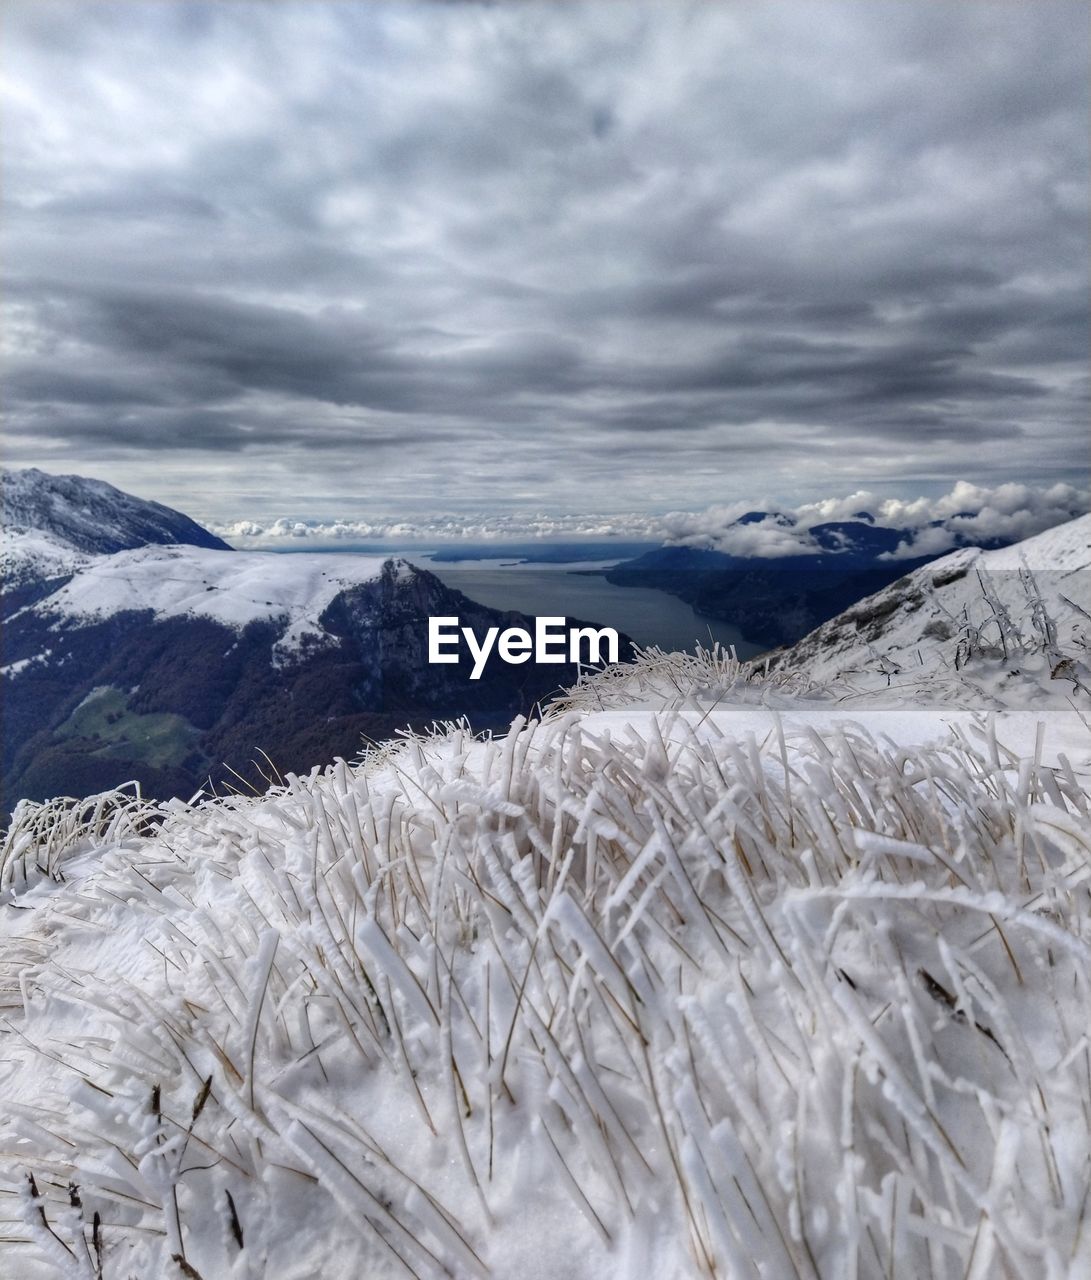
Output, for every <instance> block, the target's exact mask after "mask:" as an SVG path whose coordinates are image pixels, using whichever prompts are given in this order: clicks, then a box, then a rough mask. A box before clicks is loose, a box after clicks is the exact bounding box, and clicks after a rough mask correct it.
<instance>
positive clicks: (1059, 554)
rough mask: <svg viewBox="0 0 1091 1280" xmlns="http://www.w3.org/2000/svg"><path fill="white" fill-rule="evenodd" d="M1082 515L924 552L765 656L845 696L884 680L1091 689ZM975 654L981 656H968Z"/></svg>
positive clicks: (996, 696)
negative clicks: (930, 556)
mask: <svg viewBox="0 0 1091 1280" xmlns="http://www.w3.org/2000/svg"><path fill="white" fill-rule="evenodd" d="M1089 636H1091V515H1086V516H1081V517H1080V518H1079V519H1076V520H1072V521H1069V522H1068V523H1067V524H1062V525H1058V526H1057V527H1056V528H1054V529H1048V530H1047V531H1046V532H1045V533H1040V534H1037V535H1036V536H1035V537H1032V538H1027V539H1025V540H1024V541H1023V542H1018V543H1016V544H1015V545H1013V546H1010V547H1003V548H1000V549H997V550H993V551H980V550H978V549H976V548H972V547H969V548H964V549H962V550H959V551H954V552H952V553H951V554H950V555H948V556H944V557H943V558H942V559H940V560H934V561H933V562H932V563H931V564H928V565H926V566H924V567H923V568H920V569H916V570H915V571H914V572H912V573H910V574H908V575H907V576H906V577H904V578H901V579H899V580H898V581H897V582H895V583H893V584H892V585H891V586H889V587H887V588H886V589H885V590H882V591H879V592H877V593H876V594H875V595H873V596H869V597H868V598H867V599H866V600H862V601H860V603H859V604H858V605H855V606H854V607H853V608H851V609H848V610H846V611H845V612H844V613H842V614H839V615H838V617H836V618H834V619H832V620H831V621H830V622H827V623H824V624H823V625H822V626H820V627H818V628H817V629H816V630H814V631H812V632H811V634H810V635H808V636H806V637H804V639H802V640H801V641H799V642H798V643H797V644H795V645H794V646H792V647H791V648H790V649H786V650H784V651H782V652H780V653H779V654H778V655H777V656H776V659H775V665H776V667H778V668H779V669H782V670H791V671H793V672H794V673H795V674H796V675H797V676H799V677H801V678H809V679H810V680H812V681H813V682H814V683H815V685H816V686H825V685H829V684H830V683H831V682H836V683H837V684H838V687H839V689H840V692H841V695H842V696H843V697H846V698H853V697H857V698H859V697H864V698H870V697H872V696H873V695H875V694H877V693H878V694H882V693H883V691H888V692H890V693H892V694H896V695H900V696H901V697H903V698H922V697H923V698H928V699H935V698H955V699H957V700H958V701H959V702H960V703H966V702H967V701H971V702H975V703H976V704H977V705H981V706H984V705H990V704H992V705H1005V706H1010V705H1012V704H1013V703H1015V702H1017V701H1021V702H1023V703H1025V704H1026V705H1028V706H1032V707H1033V706H1035V705H1036V703H1037V700H1038V698H1039V697H1040V693H1041V690H1042V689H1043V688H1044V687H1048V685H1049V682H1050V680H1051V679H1054V680H1057V681H1060V682H1061V683H1062V685H1067V688H1068V689H1069V691H1071V690H1072V689H1073V688H1078V687H1082V688H1083V690H1084V692H1085V693H1087V692H1091V671H1089V670H1088V666H1087V646H1088V637H1089ZM978 659H984V661H982V662H978Z"/></svg>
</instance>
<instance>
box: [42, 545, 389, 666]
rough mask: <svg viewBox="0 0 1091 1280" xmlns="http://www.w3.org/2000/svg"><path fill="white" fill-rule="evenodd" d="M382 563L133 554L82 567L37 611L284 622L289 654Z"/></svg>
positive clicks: (186, 550) (159, 551) (351, 558)
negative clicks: (341, 597) (340, 597)
mask: <svg viewBox="0 0 1091 1280" xmlns="http://www.w3.org/2000/svg"><path fill="white" fill-rule="evenodd" d="M384 563H385V558H384V557H381V556H360V555H351V554H344V553H342V554H337V553H330V554H320V553H316V554H314V555H305V556H303V555H300V556H282V555H277V554H275V553H273V552H262V551H249V552H247V551H236V552H232V553H231V554H230V555H226V554H225V553H223V552H222V551H210V550H204V549H203V548H200V547H181V546H180V547H161V546H155V547H139V548H137V549H136V550H134V551H121V552H118V553H116V554H115V555H111V556H99V557H94V558H92V559H89V560H87V561H86V562H85V563H83V564H82V565H81V566H79V568H78V570H77V571H76V573H75V576H74V577H73V578H72V580H71V581H70V582H68V583H67V584H66V585H65V586H64V587H62V588H61V589H60V590H59V591H57V592H55V593H54V594H53V595H51V596H50V597H49V599H48V601H46V602H44V603H43V604H41V605H39V606H37V607H38V609H39V611H41V610H43V609H46V610H48V611H49V612H50V613H53V614H56V615H57V616H58V618H63V619H80V620H87V619H95V618H104V617H109V616H110V615H111V614H114V613H119V612H124V611H126V610H149V609H150V610H151V611H152V612H153V613H154V614H155V617H156V618H157V619H164V618H177V617H196V618H211V619H212V620H213V621H216V622H220V623H223V624H224V625H226V626H229V627H232V628H234V629H236V630H239V631H241V630H242V629H243V628H244V627H246V626H247V625H248V624H249V623H251V622H257V621H263V620H274V619H276V620H285V619H286V625H285V630H284V634H283V636H282V637H281V639H280V641H279V643H278V651H279V652H280V653H291V652H292V651H294V650H297V649H299V648H300V646H301V645H302V644H303V643H304V642H305V641H306V640H307V639H308V638H315V639H321V638H322V637H323V636H324V635H325V632H324V630H323V628H322V626H321V624H320V622H319V618H320V617H321V615H322V613H323V612H324V611H325V609H326V608H327V607H328V606H329V605H330V603H331V602H332V601H333V599H334V597H335V596H336V595H337V594H338V593H339V592H341V591H343V590H345V589H346V588H349V587H353V586H357V585H359V584H360V583H363V582H370V581H373V580H375V579H376V578H378V577H379V576H380V574H381V572H382V568H383V564H384Z"/></svg>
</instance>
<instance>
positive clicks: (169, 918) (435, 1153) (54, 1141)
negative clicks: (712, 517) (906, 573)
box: [0, 651, 1091, 1280]
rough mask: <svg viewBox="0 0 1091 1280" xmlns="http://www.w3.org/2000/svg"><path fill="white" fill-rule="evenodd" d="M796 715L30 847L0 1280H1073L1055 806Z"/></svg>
mask: <svg viewBox="0 0 1091 1280" xmlns="http://www.w3.org/2000/svg"><path fill="white" fill-rule="evenodd" d="M792 700H793V693H792V689H791V684H790V680H789V679H788V678H787V677H785V678H779V680H778V683H776V684H766V683H764V682H763V681H761V680H760V678H759V677H758V675H757V674H756V673H755V672H754V671H753V670H752V669H750V668H742V667H740V666H739V665H738V664H735V663H734V662H733V661H732V660H731V659H730V657H729V656H725V655H723V654H722V653H717V652H715V651H714V652H712V653H705V654H703V655H702V654H697V655H694V656H693V657H692V659H691V658H690V657H687V656H678V655H662V654H660V655H656V654H654V653H652V654H649V655H647V656H646V658H645V659H644V661H643V662H642V664H641V665H640V667H639V668H638V670H637V671H636V672H630V673H629V674H628V675H627V676H625V677H622V676H620V675H617V674H608V675H605V676H600V677H597V678H595V679H593V680H591V681H588V682H587V683H586V684H585V685H584V686H581V688H580V689H579V690H578V691H576V692H575V693H574V694H573V696H572V698H571V699H570V700H569V702H568V704H567V705H563V704H562V705H560V706H558V707H557V708H556V709H553V710H550V711H549V712H548V713H547V714H546V715H545V716H544V717H543V718H542V719H541V720H540V721H533V722H531V723H525V724H524V723H522V722H517V723H516V724H515V725H514V726H513V728H512V731H511V732H510V733H509V734H508V735H507V736H506V737H504V738H501V739H496V740H485V741H482V740H477V739H474V738H473V737H472V736H471V735H470V734H469V733H468V732H466V731H465V730H464V729H461V728H459V727H457V726H454V727H450V728H448V729H447V730H446V731H444V732H442V733H437V734H436V735H434V736H432V737H427V738H418V737H412V738H406V739H405V740H403V741H402V742H400V743H399V744H397V745H393V746H392V745H388V746H386V747H384V748H383V749H382V750H380V751H377V752H374V753H372V754H371V755H370V756H367V757H365V758H364V759H363V761H361V762H360V763H358V764H357V765H354V766H352V765H348V764H346V763H344V762H338V763H336V764H335V765H334V766H331V767H330V768H328V769H326V770H324V771H316V772H315V773H313V774H312V775H310V776H309V777H307V778H294V777H289V778H288V779H287V780H286V782H285V783H284V785H283V786H278V787H274V788H273V789H271V790H270V792H269V793H268V794H267V795H266V796H263V797H258V798H251V799H244V798H241V797H233V798H230V799H226V800H217V801H210V802H205V803H202V804H198V805H194V806H187V805H183V804H179V803H175V804H172V805H169V806H166V808H165V810H163V811H159V812H158V813H157V814H156V815H155V817H156V819H157V820H158V821H161V825H160V826H159V827H158V830H157V831H155V832H154V833H152V832H149V831H148V830H147V824H148V821H149V818H150V816H152V815H149V814H148V813H146V812H145V811H144V809H142V808H141V807H139V806H138V805H137V804H136V802H135V801H131V804H130V807H126V805H127V802H126V801H125V800H123V799H118V798H116V797H115V798H114V799H111V800H107V801H104V803H103V806H102V811H101V813H99V812H97V811H96V810H92V811H91V812H90V814H88V813H84V814H82V815H81V814H79V813H76V812H75V811H73V810H71V809H70V808H65V807H62V808H60V809H58V810H57V811H56V812H55V814H54V816H55V817H56V818H57V819H59V823H60V825H61V826H62V827H63V830H61V831H55V830H54V827H53V825H52V824H51V822H50V820H49V818H48V810H47V809H37V810H36V809H33V808H25V809H23V810H21V815H22V816H21V817H20V818H19V820H18V822H17V823H16V825H15V827H14V828H13V834H12V835H11V836H9V851H8V852H7V853H6V854H5V868H6V869H5V871H4V883H5V884H6V885H9V886H11V889H14V890H17V891H18V892H16V893H15V894H14V895H12V894H11V893H10V891H9V903H8V905H7V906H4V907H0V1013H2V1019H0V1091H2V1094H3V1097H4V1099H5V1107H4V1118H3V1120H2V1121H0V1263H2V1264H3V1265H2V1266H0V1270H2V1271H3V1273H4V1274H13V1275H18V1276H19V1277H20V1278H22V1277H26V1280H37V1278H38V1277H58V1276H61V1277H81V1278H82V1277H101V1278H102V1280H114V1278H115V1277H116V1278H118V1280H120V1278H122V1277H129V1276H131V1275H149V1276H150V1275H160V1274H163V1275H168V1276H169V1275H174V1276H186V1277H193V1276H195V1275H196V1276H201V1277H204V1280H220V1278H223V1277H232V1278H233V1280H238V1278H240V1277H248V1278H253V1280H257V1277H269V1278H270V1280H273V1278H280V1277H283V1278H284V1280H293V1278H294V1280H304V1277H312V1276H318V1275H321V1276H323V1277H335V1278H336V1277H344V1280H350V1278H351V1280H355V1278H356V1277H358V1276H363V1275H366V1276H369V1277H371V1276H392V1277H393V1276H400V1275H416V1276H420V1277H437V1276H458V1277H462V1276H495V1277H500V1278H503V1277H518V1280H532V1278H533V1277H543V1278H544V1277H561V1276H563V1277H584V1276H586V1277H592V1276H593V1277H602V1276H613V1277H619V1278H620V1277H625V1278H628V1277H646V1276H652V1275H654V1276H657V1277H660V1276H662V1277H689V1276H716V1277H729V1276H730V1277H732V1278H733V1280H734V1278H735V1277H770V1278H774V1280H781V1278H788V1277H795V1276H799V1277H823V1278H826V1277H828V1278H830V1280H841V1278H842V1277H854V1276H857V1277H875V1278H876V1280H878V1277H891V1276H893V1277H900V1278H908V1277H918V1276H920V1277H925V1276H934V1277H948V1278H950V1280H955V1278H956V1277H958V1278H960V1280H961V1278H963V1277H972V1278H976V1280H984V1278H985V1277H992V1276H1011V1277H1020V1276H1025V1277H1028V1278H1029V1277H1035V1280H1037V1278H1039V1277H1049V1278H1050V1280H1059V1278H1060V1277H1063V1276H1073V1277H1075V1276H1078V1275H1085V1274H1087V1273H1088V1270H1089V1269H1091V1227H1089V1225H1088V1223H1087V1211H1088V1198H1089V1193H1091V1045H1089V1040H1088V1035H1089V1031H1088V1026H1089V1019H1088V1012H1089V1010H1091V988H1089V981H1091V912H1089V910H1088V907H1089V905H1091V904H1089V885H1091V879H1089V877H1091V806H1089V802H1088V798H1087V790H1086V779H1085V778H1083V777H1081V776H1079V775H1078V774H1077V772H1075V771H1074V769H1073V767H1072V765H1071V764H1070V763H1069V761H1068V758H1067V757H1065V756H1064V754H1063V753H1061V755H1060V756H1056V755H1055V756H1053V757H1051V758H1052V759H1053V760H1054V761H1055V762H1054V763H1053V764H1052V765H1049V766H1047V764H1046V763H1045V761H1046V759H1047V758H1048V757H1047V755H1046V743H1045V741H1044V737H1043V733H1042V731H1041V730H1039V731H1038V732H1037V734H1036V735H1034V734H1032V735H1031V738H1030V740H1029V741H1026V742H1016V743H1015V748H1016V749H1014V750H1013V749H1012V742H1013V739H1012V738H1011V735H1010V734H1004V735H1002V734H999V733H998V732H996V731H995V726H994V728H993V729H992V730H986V731H985V732H984V733H983V734H981V735H979V736H977V737H973V736H972V734H971V728H970V727H968V725H967V724H963V723H961V722H960V723H956V724H955V725H954V726H953V727H952V728H951V729H950V730H949V731H947V733H946V736H944V733H943V726H942V724H941V723H940V722H939V720H936V719H934V720H933V721H932V722H931V723H932V726H933V729H934V734H933V737H934V738H935V739H938V740H932V741H917V740H913V741H910V738H911V735H904V736H903V737H902V738H901V739H900V741H899V742H898V743H895V742H893V741H890V740H888V739H883V738H881V737H880V736H878V735H877V734H876V733H875V732H869V731H868V729H867V728H865V727H863V726H861V725H859V724H856V725H854V724H851V723H839V724H831V723H827V722H825V721H823V722H821V725H820V726H819V727H816V725H818V722H815V724H808V723H806V722H801V721H799V720H798V719H796V720H793V719H792V718H791V717H790V716H789V715H787V713H786V714H785V715H784V716H781V714H780V711H779V710H778V709H777V708H779V707H782V706H790V705H791V703H792ZM728 701H731V702H733V703H738V702H742V703H751V704H754V706H755V707H757V709H758V710H760V712H761V715H762V716H763V717H764V720H762V721H761V723H763V724H765V725H766V726H767V728H766V729H763V730H762V731H761V732H760V733H759V732H756V731H755V730H754V729H753V727H751V728H750V729H749V730H746V731H742V730H739V731H736V729H735V728H733V727H732V726H733V725H737V722H736V721H735V720H733V719H732V718H731V716H730V715H728V714H727V713H726V711H725V706H726V703H727V702H728ZM732 714H734V712H733V713H732ZM748 714H749V713H748ZM755 714H756V712H755ZM747 723H750V724H751V725H753V724H755V723H758V722H757V721H756V720H755V721H748V722H747ZM1005 742H1006V743H1007V744H1008V745H1003V743H1005ZM1023 747H1025V748H1026V749H1025V750H1023V749H1022V748H1023ZM122 815H127V816H124V817H123V816H122ZM64 824H67V825H64ZM39 866H40V867H41V868H42V870H43V871H44V873H45V874H39V873H37V872H36V871H35V868H37V867H39ZM8 868H10V870H9V869H8ZM171 1259H174V1261H173V1262H172V1261H171Z"/></svg>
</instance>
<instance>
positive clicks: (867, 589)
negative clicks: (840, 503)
mask: <svg viewBox="0 0 1091 1280" xmlns="http://www.w3.org/2000/svg"><path fill="white" fill-rule="evenodd" d="M762 525H768V526H775V528H776V529H777V530H792V536H795V537H797V539H798V542H799V548H800V549H799V551H798V552H797V553H790V554H780V555H776V556H767V555H766V556H763V555H732V554H728V553H727V552H724V551H717V550H710V549H708V548H703V547H689V546H667V547H660V548H658V549H657V550H655V551H650V552H647V553H645V554H644V555H641V556H637V557H635V558H634V559H632V560H626V561H624V562H623V563H622V564H619V565H616V566H615V567H614V568H612V569H608V570H606V571H605V574H604V576H605V577H606V579H607V580H608V581H609V582H613V583H616V584H617V585H619V586H643V587H655V588H658V589H659V590H661V591H669V592H670V593H671V594H672V595H676V596H678V597H680V598H681V599H682V600H685V601H686V602H687V603H688V604H690V605H692V606H693V608H694V609H696V610H697V612H698V613H703V614H705V615H707V616H708V617H712V618H721V619H723V620H725V621H727V622H730V623H732V624H733V625H734V626H736V627H738V629H739V630H740V631H741V632H742V633H743V635H744V636H745V637H746V639H747V640H749V641H752V642H753V643H755V644H764V645H768V646H769V647H770V648H773V647H776V646H780V645H784V644H791V643H793V642H794V641H796V640H799V639H800V638H801V637H802V636H805V635H806V634H807V633H808V632H809V631H811V630H813V628H814V627H816V626H818V625H819V624H820V623H822V622H824V621H826V620H827V619H828V618H832V617H835V616H836V615H837V614H838V613H840V612H841V611H842V610H844V609H846V608H848V607H849V606H850V605H851V604H853V603H854V602H855V601H856V600H859V599H861V598H862V597H864V596H868V595H871V594H872V593H873V592H875V591H878V590H880V589H881V588H882V587H884V586H886V585H887V584H888V583H890V582H893V581H895V580H896V579H898V578H900V577H902V576H903V575H904V574H906V573H907V572H909V571H911V570H913V569H916V568H918V567H920V566H921V565H923V564H927V563H928V562H929V561H931V560H934V559H936V558H937V557H938V556H939V555H940V554H942V553H941V552H932V553H929V554H924V555H920V556H913V555H912V548H913V543H914V542H915V541H916V537H917V531H916V530H914V529H905V528H890V527H887V526H883V525H879V524H877V523H876V522H875V518H874V517H873V516H872V515H871V514H870V513H869V512H866V511H861V512H857V513H856V518H854V519H852V520H831V521H826V522H824V523H822V524H816V525H813V526H811V527H810V528H809V529H796V526H795V522H794V521H793V520H791V519H790V518H787V517H784V516H783V515H781V514H780V513H776V512H772V513H771V512H765V511H748V512H747V513H746V514H745V515H743V516H740V517H739V519H738V520H736V521H735V522H734V526H737V527H739V528H741V529H746V528H747V527H748V526H749V527H750V528H751V529H754V528H757V527H760V526H762ZM903 544H905V545H904V546H903ZM988 545H990V546H996V545H999V544H998V543H995V542H994V543H990V544H988ZM778 549H782V548H778ZM907 549H908V552H909V554H908V556H907V555H906V550H907ZM896 552H897V553H898V554H899V555H900V558H898V559H893V558H884V557H892V556H893V555H894V553H896Z"/></svg>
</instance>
